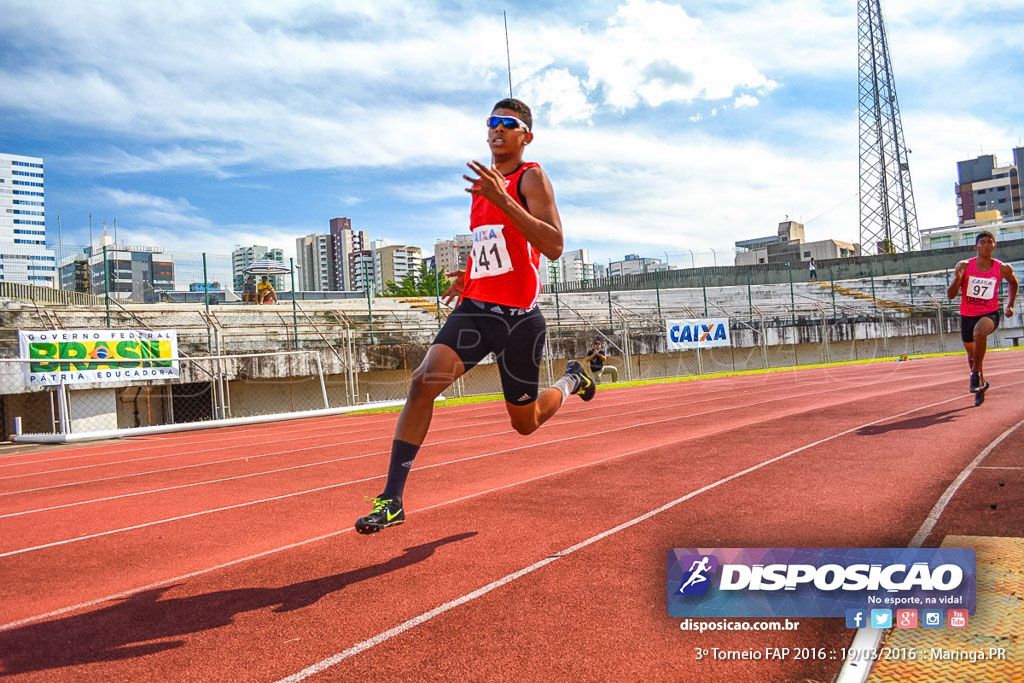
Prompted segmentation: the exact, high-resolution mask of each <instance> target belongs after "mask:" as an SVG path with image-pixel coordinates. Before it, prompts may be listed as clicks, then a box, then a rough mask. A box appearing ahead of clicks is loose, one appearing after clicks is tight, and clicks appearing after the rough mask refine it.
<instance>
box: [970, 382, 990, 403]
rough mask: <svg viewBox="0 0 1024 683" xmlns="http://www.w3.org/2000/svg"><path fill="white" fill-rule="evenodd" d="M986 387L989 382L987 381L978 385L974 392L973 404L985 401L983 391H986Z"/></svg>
mask: <svg viewBox="0 0 1024 683" xmlns="http://www.w3.org/2000/svg"><path fill="white" fill-rule="evenodd" d="M988 387H989V384H988V382H987V381H986V382H984V383H983V384H982V385H981V386H980V387H978V389H977V391H976V392H975V393H974V405H976V406H980V405H981V404H982V403H984V402H985V392H986V391H988Z"/></svg>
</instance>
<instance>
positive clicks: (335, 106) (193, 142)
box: [0, 0, 1024, 260]
mask: <svg viewBox="0 0 1024 683" xmlns="http://www.w3.org/2000/svg"><path fill="white" fill-rule="evenodd" d="M3 5H4V10H3V13H4V20H3V21H2V22H0V121H2V125H0V151H5V152H10V153H15V154H26V155H30V156H41V157H44V158H45V160H46V186H47V188H46V189H47V207H46V210H47V215H46V221H47V232H48V239H49V240H50V241H51V242H55V241H56V221H57V215H58V214H60V215H61V218H62V224H63V239H64V242H65V243H66V242H72V241H74V242H78V243H82V244H84V243H86V242H87V241H88V229H87V226H88V215H89V213H90V212H91V213H92V214H93V220H94V225H95V226H96V229H97V234H98V231H99V226H100V225H101V223H102V221H104V220H106V221H108V222H111V221H112V220H113V219H114V218H116V219H117V224H118V231H119V237H120V238H121V241H122V242H127V243H133V244H144V245H160V246H164V247H166V248H169V249H174V250H180V251H196V252H198V251H204V250H205V251H209V252H211V253H219V254H227V253H230V251H231V249H232V248H233V246H234V245H235V244H253V243H259V244H267V245H269V246H280V247H282V248H283V249H285V251H286V253H288V254H290V253H293V252H294V245H295V238H296V237H299V236H301V235H305V234H308V233H310V232H326V231H327V227H328V220H329V219H330V218H332V217H334V216H348V217H350V218H352V220H353V225H354V226H355V227H357V228H358V229H363V230H367V231H369V232H370V234H371V237H373V238H378V237H384V238H388V239H391V240H394V241H396V242H399V243H406V244H415V245H419V246H422V247H425V248H428V249H430V248H432V245H433V243H434V241H435V240H437V239H440V238H450V237H451V236H452V235H453V234H455V233H456V232H459V231H462V230H465V229H466V226H467V224H468V206H469V200H468V195H466V194H465V193H464V192H463V186H464V183H463V182H462V179H461V174H462V172H463V170H464V166H463V164H464V163H465V162H466V161H468V160H469V159H471V158H478V159H486V155H487V147H486V144H485V129H484V125H483V120H484V117H485V116H486V115H487V114H488V113H489V111H490V108H491V106H492V105H493V103H494V102H495V101H496V100H498V99H500V98H501V97H504V96H505V95H507V90H508V76H507V74H506V70H505V69H506V62H505V43H504V33H503V24H502V9H503V8H504V9H506V10H507V11H508V15H509V33H510V45H511V57H512V80H513V90H514V92H515V94H516V96H517V97H520V98H522V99H524V100H525V101H527V102H528V103H529V104H530V105H531V106H532V107H533V109H534V119H535V131H536V139H535V141H534V143H533V144H532V145H531V147H530V149H529V150H528V152H529V153H528V157H527V158H529V159H532V160H535V161H539V162H540V163H541V164H542V165H543V166H544V167H545V169H546V170H547V171H548V174H549V175H550V176H551V179H552V183H553V185H554V188H555V193H556V197H557V200H558V203H559V208H560V210H561V213H562V220H563V225H564V229H565V234H566V248H567V249H574V248H580V247H586V248H589V249H590V250H591V253H592V254H593V256H594V257H595V258H596V259H597V260H608V259H610V258H620V257H621V256H622V255H623V254H625V253H628V252H641V253H643V254H644V255H647V256H663V255H664V254H665V252H669V253H670V254H673V255H676V254H679V253H683V252H685V250H687V249H693V250H707V249H712V248H715V249H728V248H729V247H731V246H732V243H733V242H735V241H736V240H739V239H746V238H750V237H757V236H761V235H766V234H773V233H774V231H775V226H776V224H777V223H778V222H779V221H780V220H783V219H784V217H785V216H787V215H788V216H789V217H791V218H795V219H798V220H802V221H803V222H805V224H806V225H807V237H808V239H812V240H814V239H825V238H837V239H845V240H848V241H854V242H856V241H858V226H857V200H856V192H857V117H856V102H857V44H856V1H855V0H843V1H842V2H839V1H838V0H829V1H824V0H776V1H768V0H731V1H723V2H706V1H702V2H682V3H662V2H648V1H647V0H629V1H627V2H589V3H568V2H566V3H557V4H554V3H539V2H527V3H512V2H510V3H508V4H500V3H492V2H475V3H469V2H465V3H457V2H454V3H453V2H445V3H432V2H429V1H428V2H417V3H407V2H390V1H388V0H385V1H377V2H372V3H362V2H329V1H326V0H321V1H308V2H307V1H298V0H296V1H292V2H279V1H275V0H260V1H249V2H230V1H226V2H219V3H204V2H161V3H155V2H117V1H113V0H112V1H110V2H100V3H80V2H62V1H61V0H48V1H47V2H38V0H35V1H21V0H4V3H3ZM883 12H884V14H885V18H886V24H887V30H888V36H889V40H890V47H891V51H892V58H893V64H894V69H895V76H896V87H897V92H898V94H899V98H900V106H901V109H902V114H903V127H904V131H905V137H906V141H907V144H908V146H909V147H910V148H911V149H912V150H913V153H912V155H911V173H912V179H913V184H914V190H915V195H916V200H917V207H918V215H919V217H920V225H921V227H922V228H926V227H935V226H940V225H949V224H953V223H955V222H956V206H955V199H954V195H953V184H954V182H955V181H956V161H958V160H961V159H965V158H971V157H973V156H976V155H977V154H979V153H982V152H984V153H995V154H997V155H998V156H999V158H1000V161H1002V162H1003V163H1005V162H1007V161H1009V160H1010V150H1011V149H1012V148H1013V147H1014V146H1016V145H1019V144H1020V143H1021V138H1022V137H1024V99H1022V98H1021V97H1020V93H1021V92H1024V57H1022V55H1024V31H1022V30H1021V26H1022V25H1024V0H991V1H989V2H985V3H977V2H966V1H965V0H947V1H945V2H942V3H937V2H934V0H901V1H900V2H891V3H884V4H883Z"/></svg>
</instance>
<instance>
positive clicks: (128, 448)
mask: <svg viewBox="0 0 1024 683" xmlns="http://www.w3.org/2000/svg"><path fill="white" fill-rule="evenodd" d="M627 389H628V388H627ZM673 389H675V388H673ZM675 390H676V391H677V389H675ZM651 393H656V394H659V395H660V394H665V393H672V392H671V391H670V390H661V389H658V390H656V391H655V392H646V393H645V397H644V398H642V399H639V400H638V399H625V397H623V398H624V399H625V400H623V401H621V402H620V403H605V404H603V405H602V406H592V407H590V408H586V409H585V410H595V409H600V408H602V407H610V406H614V405H622V404H626V403H637V402H647V401H653V400H657V396H653V397H650V394H651ZM723 393H732V392H726V391H725V390H723ZM437 407H438V408H441V407H445V406H444V405H443V404H439V405H438V406H437ZM451 407H460V406H451ZM485 407H486V408H487V412H493V406H490V407H487V406H485ZM466 408H468V410H461V411H459V413H460V414H459V415H458V416H449V415H443V416H441V415H439V416H438V418H437V420H436V424H437V425H439V426H438V427H437V428H436V429H435V430H434V431H440V430H446V429H453V427H448V426H445V425H448V424H451V423H461V422H463V421H464V419H465V417H466V413H476V412H477V409H476V406H474V405H472V404H471V405H469V406H466ZM479 412H484V407H481V408H480V409H479ZM359 417H360V416H358V415H357V416H352V419H357V418H359ZM366 417H377V416H366ZM381 417H383V419H381V420H377V421H374V422H373V423H371V424H369V425H365V424H350V425H347V426H352V427H358V428H357V429H350V430H347V431H339V430H338V428H339V426H341V424H342V423H343V420H338V419H336V418H319V419H325V420H330V422H328V423H327V424H320V423H317V424H315V425H309V426H306V427H304V428H299V429H280V430H273V429H266V428H263V429H261V428H258V427H257V428H256V429H255V430H254V431H253V432H245V431H242V430H243V429H244V428H241V427H237V428H236V427H228V428H226V429H231V430H232V431H231V432H229V433H220V434H217V435H213V436H212V437H211V438H205V439H202V440H201V442H202V443H203V444H204V445H205V444H211V443H219V442H222V441H230V442H231V443H230V444H229V445H227V446H218V447H216V448H208V449H205V450H202V451H191V452H193V453H206V452H212V451H219V450H231V449H236V448H237V447H238V438H239V437H240V436H243V435H244V436H245V437H246V438H247V439H249V440H250V441H251V440H253V439H254V438H258V437H260V436H261V435H267V436H280V435H287V434H293V433H298V434H304V435H309V434H310V432H319V431H327V432H329V434H330V435H331V436H340V435H352V434H358V433H360V432H368V431H375V430H378V429H379V428H380V427H391V426H393V425H394V418H392V417H390V416H381ZM335 423H337V424H335ZM278 424H282V425H285V424H289V423H278ZM289 426H291V425H289ZM454 428H457V427H454ZM388 434H390V432H386V433H385V436H387V435H388ZM318 436H320V437H322V436H323V435H322V434H321V435H317V434H313V435H311V436H302V437H288V438H284V439H275V440H260V441H259V443H260V444H261V445H262V444H272V443H286V442H291V441H296V440H302V439H307V438H317V437H318ZM381 438H384V437H381ZM367 440H368V439H367ZM154 442H157V443H154ZM195 442H196V438H195V435H194V434H192V435H190V436H186V437H182V436H180V435H171V436H170V437H165V438H162V439H156V438H153V439H146V440H144V441H143V440H139V441H138V442H135V441H129V442H127V443H125V444H124V445H125V447H124V448H117V449H115V450H114V452H115V453H116V454H117V455H131V454H133V453H140V452H143V451H151V450H162V451H166V450H167V448H168V447H172V446H188V445H190V444H194V443H195ZM115 445H120V444H115ZM132 446H138V448H134V447H132ZM74 450H75V451H79V452H75V453H71V454H67V455H62V456H60V457H55V458H43V459H41V460H24V461H20V462H6V463H0V468H4V467H19V466H22V465H37V464H41V463H47V462H54V461H59V460H74V459H81V458H90V457H95V456H98V455H108V454H110V452H111V449H110V448H109V447H107V448H99V449H97V450H95V451H93V452H81V451H85V450H87V449H86V448H80V449H74ZM48 452H52V451H48ZM143 459H144V458H131V459H128V460H111V461H108V462H102V463H95V464H94V465H93V466H100V465H111V464H120V463H123V462H135V461H136V460H143ZM69 469H74V468H69ZM62 471H64V470H47V472H62ZM33 474H34V473H33ZM5 478H6V477H5Z"/></svg>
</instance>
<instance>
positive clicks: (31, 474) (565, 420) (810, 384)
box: [0, 371, 995, 497]
mask: <svg viewBox="0 0 1024 683" xmlns="http://www.w3.org/2000/svg"><path fill="white" fill-rule="evenodd" d="M946 374H953V373H951V372H948V371H947V372H944V373H941V374H938V375H937V374H936V373H924V374H922V375H914V376H912V377H907V378H903V379H904V381H910V380H915V379H924V378H926V379H934V378H936V377H941V376H945V375H946ZM994 374H995V373H993V376H994ZM833 383H834V382H830V381H823V382H808V383H801V384H796V385H794V386H792V387H788V388H790V389H796V388H804V387H813V386H819V385H823V384H827V385H831V384H833ZM871 383H872V382H870V381H869V382H862V383H860V384H855V385H849V384H848V385H845V386H844V387H841V388H836V389H830V390H828V391H840V390H841V389H849V388H859V387H863V386H868V385H870V384H871ZM771 391H776V389H775V388H769V389H764V390H762V391H756V392H748V393H745V394H744V397H748V396H751V395H755V394H761V393H768V392H771ZM806 395H808V394H799V396H806ZM662 398H663V397H662ZM719 398H724V397H719ZM651 400H657V399H651ZM712 400H718V398H715V399H712ZM646 402H647V401H639V402H638V401H621V402H619V403H612V404H609V403H604V404H602V405H600V406H595V407H590V408H580V409H575V410H569V411H567V413H566V414H565V416H564V417H563V418H561V419H560V420H559V422H558V424H575V423H577V422H583V421H586V420H593V419H607V417H608V416H604V415H601V416H594V417H587V418H582V419H578V420H574V419H572V416H574V415H577V414H579V413H583V412H586V411H592V410H597V409H602V408H609V407H612V408H614V407H617V406H620V405H635V404H637V403H646ZM707 402H708V401H707V399H705V398H703V397H701V398H694V399H686V400H684V401H682V402H679V403H671V404H661V405H658V406H655V407H653V408H644V409H639V410H630V411H626V412H620V413H617V414H616V415H615V416H614V417H621V416H624V415H635V414H639V413H643V412H650V411H652V410H664V409H666V408H678V407H683V406H686V405H690V404H692V403H707ZM506 422H507V420H506V419H505V418H498V419H495V420H491V421H488V422H485V423H480V422H477V423H474V424H475V426H477V427H479V426H481V424H483V425H485V426H486V425H488V424H505V423H506ZM464 428H465V424H462V425H460V426H452V427H444V428H441V429H438V430H435V431H450V430H453V429H464ZM513 431H514V430H503V431H500V432H494V433H492V434H490V435H488V436H493V435H496V434H505V433H509V434H511V433H512V432H513ZM378 438H380V439H384V438H387V435H382V436H380V437H374V438H369V439H361V440H355V441H342V442H327V443H320V444H315V445H312V446H306V447H303V448H294V449H288V450H282V451H272V452H269V453H257V454H252V455H245V456H239V457H236V458H226V459H222V460H213V461H207V462H200V463H192V464H189V465H180V466H176V467H168V468H160V469H155V470H146V471H145V472H136V473H128V474H122V475H112V476H110V477H99V478H96V479H86V480H80V481H76V482H64V483H61V484H54V485H51V486H39V487H33V488H29V489H20V490H16V491H6V492H0V497H3V496H9V495H15V494H20V493H30V492H33V491H42V490H47V489H51V488H63V487H66V486H74V485H79V484H88V483H93V482H99V481H109V480H111V479H118V478H129V477H135V476H142V475H146V474H155V473H161V472H171V471H176V470H182V469H188V468H192V467H204V466H206V465H217V464H223V463H228V462H237V461H241V460H252V459H255V458H265V457H274V456H278V455H285V454H291V453H301V452H306V451H310V450H317V449H319V448H328V447H333V446H347V445H350V444H354V443H362V442H365V441H374V440H376V439H378ZM435 443H448V442H447V441H446V442H435ZM428 445H433V444H428ZM236 448H237V447H236ZM213 450H224V449H213ZM204 452H209V451H194V452H193V453H191V454H194V453H204ZM384 452H390V451H384ZM378 453H380V452H379V451H377V452H374V453H373V454H378ZM191 454H190V455H191ZM176 455H180V454H177V453H172V454H167V455H156V456H149V457H145V458H134V459H131V460H123V461H112V462H107V463H94V464H90V465H81V466H77V467H68V468H62V469H57V470H45V471H40V472H28V473H23V474H18V475H10V476H6V477H0V481H3V480H11V479H23V478H28V477H34V476H41V475H44V474H55V473H60V472H70V471H78V470H83V469H92V468H96V467H105V466H113V465H120V464H127V463H132V462H140V461H143V460H157V459H163V458H168V457H174V456H176ZM368 455H369V454H368Z"/></svg>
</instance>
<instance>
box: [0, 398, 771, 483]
mask: <svg viewBox="0 0 1024 683" xmlns="http://www.w3.org/2000/svg"><path fill="white" fill-rule="evenodd" d="M766 391H767V390H766ZM721 398H726V396H722V397H721ZM656 400H658V397H653V398H645V399H643V400H639V401H638V400H635V399H634V400H626V401H621V402H619V403H602V404H601V405H598V406H593V407H590V408H583V409H579V410H575V411H573V414H575V413H580V412H584V411H591V410H600V409H604V408H614V407H616V406H619V405H626V404H631V405H635V404H637V403H649V402H651V401H656ZM695 402H696V401H695V400H688V401H686V402H685V403H695ZM679 405H684V404H679ZM661 407H664V406H661ZM658 409H659V408H658V407H655V408H648V409H646V410H658ZM631 412H633V413H637V412H644V411H643V410H637V411H631ZM584 419H594V418H584ZM453 422H455V421H454V420H453ZM457 422H459V424H457V425H455V426H451V427H438V428H436V429H433V430H432V433H434V434H436V433H438V432H445V431H451V430H461V429H465V421H464V420H460V421H457ZM507 422H508V418H505V417H501V418H495V419H493V420H486V421H477V422H474V424H475V425H476V426H477V427H481V426H488V425H493V424H506V423H507ZM364 431H365V430H364ZM507 431H509V432H510V433H511V432H512V431H514V430H507ZM348 433H351V432H342V434H348ZM332 436H333V434H332ZM322 437H323V435H318V436H317V437H316V438H322ZM311 438H313V437H311ZM390 438H391V432H390V431H388V432H384V433H382V434H380V435H379V436H372V437H367V438H363V439H355V440H350V439H346V440H344V441H332V442H327V443H317V444H313V445H312V446H304V447H302V448H292V449H289V450H283V451H272V452H270V453H256V454H252V455H248V456H243V457H239V458H229V459H227V460H220V461H216V462H230V461H232V460H244V459H247V458H262V457H267V456H273V455H283V454H285V453H300V452H302V451H310V450H316V449H318V448H327V447H330V446H347V445H349V444H355V443H365V442H367V441H379V440H385V439H390ZM293 441H296V439H280V440H277V441H261V442H259V444H260V445H261V446H262V445H265V444H272V443H282V442H288V443H291V442H293ZM161 449H162V450H166V447H163V446H162V447H161ZM228 450H229V451H237V450H238V444H237V443H235V444H233V445H230V446H218V447H216V448H205V449H201V450H193V451H189V452H188V454H189V455H198V454H200V453H213V452H216V451H228ZM180 455H181V453H180V452H173V453H165V454H163V455H149V456H145V457H142V458H129V459H127V460H110V461H107V462H97V463H90V464H88V465H76V466H74V467H62V468H59V469H55V470H40V471H38V472H24V473H22V474H11V475H7V476H3V477H0V481H5V480H9V479H24V478H26V477H37V476H40V475H43V474H56V473H60V472H73V471H77V470H87V469H93V468H96V467H110V466H114V465H123V464H126V463H133V462H142V461H145V460H162V459H166V458H174V457H178V456H180ZM55 459H58V458H55ZM41 462H46V461H41ZM19 464H34V463H13V464H12V465H9V466H14V465H19ZM200 464H201V463H200ZM168 469H175V468H168ZM154 471H157V472H160V471H166V470H154ZM32 490H37V489H32ZM3 495H10V493H0V496H3Z"/></svg>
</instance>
